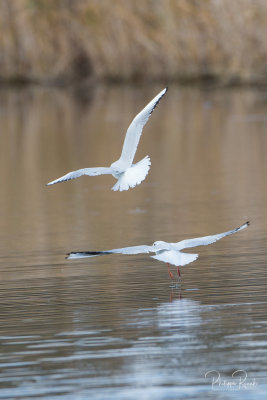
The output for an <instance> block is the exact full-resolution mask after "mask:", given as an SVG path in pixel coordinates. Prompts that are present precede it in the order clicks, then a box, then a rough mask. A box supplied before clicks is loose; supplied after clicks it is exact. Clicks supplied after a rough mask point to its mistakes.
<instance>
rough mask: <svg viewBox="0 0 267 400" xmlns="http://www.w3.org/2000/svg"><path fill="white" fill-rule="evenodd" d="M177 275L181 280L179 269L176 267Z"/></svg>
mask: <svg viewBox="0 0 267 400" xmlns="http://www.w3.org/2000/svg"><path fill="white" fill-rule="evenodd" d="M177 275H178V276H179V278H180V279H181V272H180V270H179V267H177Z"/></svg>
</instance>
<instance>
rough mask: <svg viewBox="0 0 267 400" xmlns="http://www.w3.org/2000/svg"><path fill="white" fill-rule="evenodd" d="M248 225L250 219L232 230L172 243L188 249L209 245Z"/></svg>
mask: <svg viewBox="0 0 267 400" xmlns="http://www.w3.org/2000/svg"><path fill="white" fill-rule="evenodd" d="M248 225H249V221H248V222H246V223H245V224H243V225H241V226H239V227H238V228H236V229H233V230H231V231H227V232H223V233H218V234H217V235H211V236H204V237H200V238H195V239H186V240H182V241H181V242H178V243H172V245H174V246H175V248H176V249H177V250H182V249H186V248H188V247H197V246H207V245H208V244H211V243H214V242H217V240H220V239H222V238H224V237H225V236H229V235H232V234H233V233H236V232H239V231H241V230H242V229H245V228H246V227H247V226H248Z"/></svg>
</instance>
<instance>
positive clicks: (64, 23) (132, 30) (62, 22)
mask: <svg viewBox="0 0 267 400" xmlns="http://www.w3.org/2000/svg"><path fill="white" fill-rule="evenodd" d="M266 38H267V2H266V0H146V1H136V0H114V1H111V0H0V79H1V80H3V81H14V80H20V79H22V80H24V79H26V80H27V79H30V80H32V79H33V80H38V81H46V82H49V81H51V82H53V81H58V82H59V81H62V82H68V81H70V82H72V81H76V80H77V79H78V80H80V79H83V78H87V77H92V76H94V77H95V78H97V79H110V80H119V81H120V80H139V79H140V80H142V79H143V80H151V79H177V80H194V79H199V78H205V77H206V78H207V77H210V78H216V79H219V80H220V81H223V82H262V81H264V79H265V77H266V75H267V40H266Z"/></svg>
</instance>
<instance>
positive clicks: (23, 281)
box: [0, 86, 267, 400]
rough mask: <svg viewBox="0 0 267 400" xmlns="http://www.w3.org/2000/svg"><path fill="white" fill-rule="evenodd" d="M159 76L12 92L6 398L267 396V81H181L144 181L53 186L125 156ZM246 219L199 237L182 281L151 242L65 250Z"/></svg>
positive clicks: (1, 257) (151, 138)
mask: <svg viewBox="0 0 267 400" xmlns="http://www.w3.org/2000/svg"><path fill="white" fill-rule="evenodd" d="M161 89H162V87H160V86H151V87H143V88H142V87H136V88H128V87H111V88H104V87H103V88H99V89H91V90H90V91H88V92H89V94H87V95H86V96H84V95H82V96H81V93H77V92H75V91H56V90H52V89H38V88H36V89H26V90H20V91H17V90H2V91H1V92H0V102H1V109H0V126H1V135H0V182H1V196H0V214H1V215H0V239H1V240H0V278H1V279H0V304H1V306H0V338H1V351H0V368H1V373H0V388H1V390H0V398H1V399H25V400H26V399H39V398H42V399H48V400H51V399H52V400H53V399H64V400H68V399H88V398H89V397H90V398H94V399H136V398H140V399H151V398H154V399H155V400H156V399H160V400H161V399H180V398H181V399H185V398H188V399H203V398H204V397H205V398H207V399H209V398H210V399H214V398H219V399H232V398H240V399H251V398H257V399H265V398H266V396H267V368H266V367H267V365H266V364H267V361H266V360H267V318H266V305H267V291H266V289H267V272H266V271H267V270H266V260H267V258H266V256H267V250H266V240H267V219H266V216H267V190H266V187H267V186H266V178H267V158H266V152H267V136H266V127H267V102H266V94H265V93H263V92H261V91H259V90H253V89H243V90H240V89H238V90H237V89H236V90H218V89H217V90H211V89H192V88H183V89H182V88H179V87H170V88H169V91H168V93H167V95H166V96H165V97H164V98H163V99H162V101H161V103H160V104H159V106H158V108H157V109H156V110H155V112H154V113H153V115H152V116H151V119H150V121H149V123H148V124H147V126H146V127H145V129H144V132H143V136H142V138H141V141H140V144H139V147H138V150H137V154H136V157H135V161H139V160H140V159H141V158H143V157H144V156H146V155H147V154H148V155H150V157H151V161H152V166H151V170H150V172H149V175H148V176H147V178H146V180H145V181H144V182H143V183H142V184H141V185H140V186H138V187H136V188H135V189H131V190H128V191H127V192H122V193H118V192H113V191H111V190H110V189H111V187H112V186H113V185H114V183H115V180H114V179H113V178H112V177H111V176H101V177H83V178H80V179H78V180H75V181H71V182H66V183H62V184H58V185H55V186H52V187H46V186H45V184H46V183H47V182H49V181H51V180H53V179H55V178H58V177H59V176H62V175H63V174H65V173H67V172H69V171H71V170H74V169H78V168H82V167H93V166H108V165H110V164H111V163H112V162H113V161H115V160H116V159H117V158H118V157H119V155H120V152H121V146H122V143H123V139H124V133H125V130H126V129H127V126H128V124H129V123H130V121H131V119H132V118H133V116H134V115H135V114H136V113H137V112H138V111H140V109H141V108H142V107H143V106H144V105H145V104H146V102H148V101H149V100H150V99H151V98H152V97H153V96H154V95H155V94H156V93H157V92H158V91H160V90H161ZM248 219H249V220H251V226H250V227H249V228H248V229H246V230H245V231H242V232H240V233H238V234H236V235H233V236H231V237H228V238H225V239H223V240H222V241H220V242H218V243H216V244H213V245H211V246H208V247H206V248H199V249H197V250H196V249H193V252H194V253H195V252H196V251H197V252H198V253H200V257H199V259H198V260H197V261H196V262H194V263H192V264H189V265H188V266H186V267H184V268H182V269H181V270H182V284H181V285H177V286H175V287H171V285H170V282H169V279H168V273H167V268H166V265H165V264H163V263H160V262H157V261H156V260H153V259H151V258H150V257H149V256H148V255H137V256H123V255H112V256H103V257H98V258H91V259H87V260H75V261H68V260H66V259H65V254H66V253H67V252H69V251H74V250H101V249H109V248H115V247H123V246H131V245H139V244H151V243H153V242H154V241H155V240H165V241H171V242H174V241H179V240H181V239H184V238H190V237H196V236H203V235H208V234H215V233H218V232H223V231H225V230H229V229H232V228H235V227H237V226H239V225H241V224H242V223H243V222H245V221H246V220H248ZM212 370H214V372H213V373H209V371H212ZM238 370H242V371H243V372H238V373H236V374H235V375H234V377H232V374H233V373H235V372H236V371H238ZM205 376H206V377H205ZM212 381H213V383H214V384H213V385H212Z"/></svg>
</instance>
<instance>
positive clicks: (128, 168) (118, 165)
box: [47, 88, 168, 191]
mask: <svg viewBox="0 0 267 400" xmlns="http://www.w3.org/2000/svg"><path fill="white" fill-rule="evenodd" d="M167 90H168V88H165V89H163V90H162V91H161V92H160V93H159V94H158V95H157V96H156V97H154V99H153V100H151V101H150V103H148V105H147V106H146V107H145V108H144V109H143V110H142V111H141V112H140V113H139V114H137V115H136V117H135V118H134V119H133V121H132V123H131V124H130V126H129V128H128V129H127V132H126V136H125V139H124V143H123V147H122V152H121V156H120V158H119V159H118V160H117V161H115V162H114V163H112V164H111V166H110V167H96V168H83V169H78V170H77V171H73V172H69V173H68V174H66V175H64V176H62V177H61V178H58V179H56V180H54V181H52V182H49V183H48V184H47V185H54V184H55V183H59V182H63V181H68V180H70V179H75V178H79V177H80V176H82V175H89V176H95V175H103V174H111V175H113V176H114V178H116V179H117V180H118V182H117V183H116V184H115V185H114V186H113V188H112V190H120V191H122V190H128V189H129V187H135V186H136V185H139V184H140V183H141V182H142V181H143V180H144V179H145V177H146V176H147V174H148V171H149V168H150V164H151V162H150V158H149V157H148V156H146V157H145V158H143V159H142V160H141V161H139V162H138V163H136V164H133V159H134V155H135V152H136V150H137V146H138V143H139V140H140V137H141V134H142V131H143V128H144V126H145V124H146V123H147V121H148V120H149V117H150V115H151V114H152V112H153V111H154V109H155V108H156V106H157V104H158V103H159V101H160V100H161V98H162V97H163V96H164V94H165V93H166V92H167Z"/></svg>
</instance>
